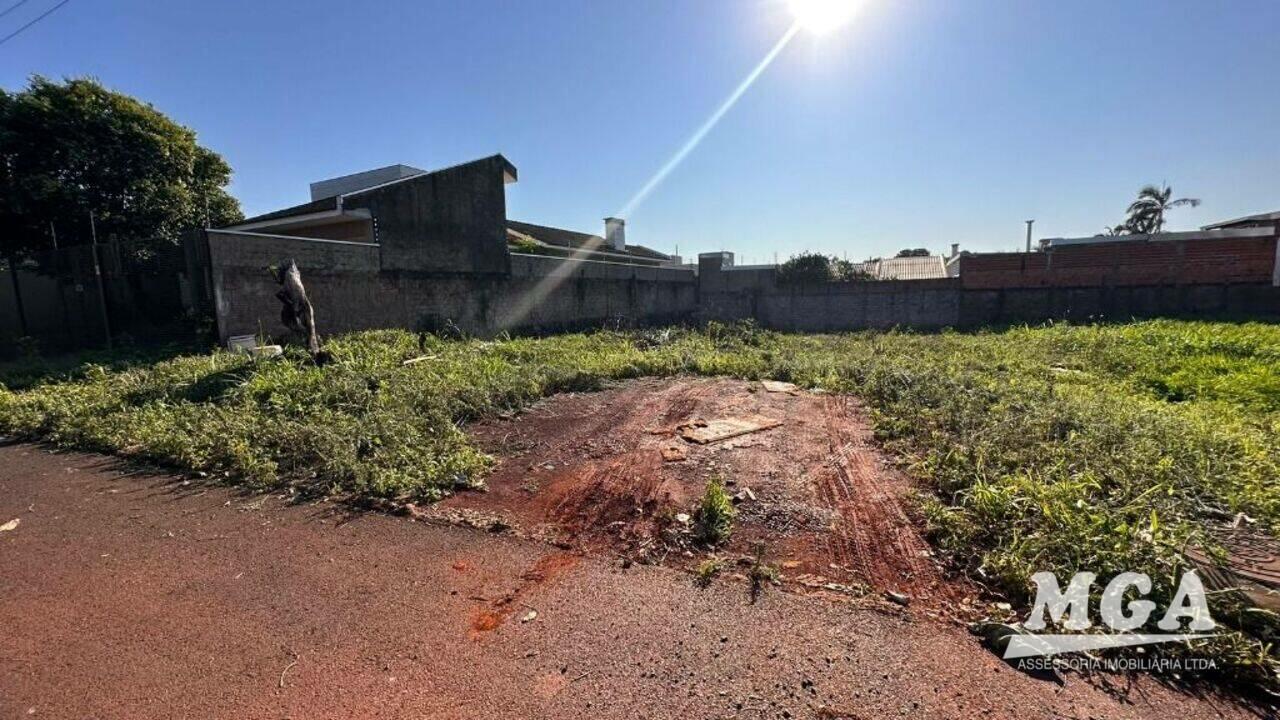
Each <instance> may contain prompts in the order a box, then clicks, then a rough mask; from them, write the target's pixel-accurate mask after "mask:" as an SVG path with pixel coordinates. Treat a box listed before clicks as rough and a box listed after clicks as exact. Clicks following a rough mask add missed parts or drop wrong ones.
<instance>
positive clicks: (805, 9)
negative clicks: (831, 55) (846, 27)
mask: <svg viewBox="0 0 1280 720" xmlns="http://www.w3.org/2000/svg"><path fill="white" fill-rule="evenodd" d="M788 1H789V2H790V4H791V13H792V14H793V15H795V16H796V22H798V23H800V25H801V26H802V27H804V28H805V29H806V30H808V31H810V32H814V33H818V34H824V33H829V32H831V31H833V30H835V29H837V28H839V27H840V26H841V25H843V24H845V23H846V22H848V20H849V18H851V17H853V12H854V10H856V9H857V6H858V2H857V0H788Z"/></svg>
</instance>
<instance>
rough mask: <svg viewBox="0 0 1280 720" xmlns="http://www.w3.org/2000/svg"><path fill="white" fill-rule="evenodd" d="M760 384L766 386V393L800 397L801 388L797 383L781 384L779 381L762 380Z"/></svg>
mask: <svg viewBox="0 0 1280 720" xmlns="http://www.w3.org/2000/svg"><path fill="white" fill-rule="evenodd" d="M760 384H761V385H763V386H764V389H765V392H771V393H786V394H788V395H799V394H800V388H799V387H796V384H795V383H789V382H779V381H777V380H761V381H760Z"/></svg>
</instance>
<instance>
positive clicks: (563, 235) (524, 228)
mask: <svg viewBox="0 0 1280 720" xmlns="http://www.w3.org/2000/svg"><path fill="white" fill-rule="evenodd" d="M507 228H508V229H510V230H513V231H515V232H517V233H519V234H521V235H525V236H528V237H531V238H533V239H534V240H537V241H539V242H542V243H545V244H547V245H554V246H556V247H562V248H569V249H571V250H590V251H592V252H598V253H611V254H615V255H630V256H632V257H637V258H644V259H646V260H670V259H671V256H669V255H667V254H665V253H660V252H658V251H657V250H653V249H651V248H647V247H645V246H643V245H627V246H626V250H624V251H618V250H615V249H613V248H612V247H610V246H609V244H608V242H607V241H605V239H604V238H602V237H600V236H599V235H592V234H590V233H583V232H577V231H576V230H565V229H564V228H557V227H550V226H548V225H535V224H533V223H527V222H520V221H518V220H508V221H507Z"/></svg>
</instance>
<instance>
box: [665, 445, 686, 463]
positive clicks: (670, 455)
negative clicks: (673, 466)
mask: <svg viewBox="0 0 1280 720" xmlns="http://www.w3.org/2000/svg"><path fill="white" fill-rule="evenodd" d="M688 457H689V453H688V452H687V451H685V449H684V448H682V447H680V446H679V445H672V446H670V447H664V448H662V459H663V460H664V461H665V462H683V461H684V460H685V459H686V458H688Z"/></svg>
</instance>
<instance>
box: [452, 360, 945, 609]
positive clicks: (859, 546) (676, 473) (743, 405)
mask: <svg viewBox="0 0 1280 720" xmlns="http://www.w3.org/2000/svg"><path fill="white" fill-rule="evenodd" d="M762 418H771V419H778V420H781V421H782V424H781V425H779V426H776V427H766V428H764V429H761V430H758V431H753V432H746V433H743V434H741V435H738V436H736V437H731V438H728V439H724V440H719V441H714V442H708V443H705V444H704V443H699V442H690V441H688V440H686V439H685V438H683V437H682V432H683V431H684V430H686V429H688V428H691V427H702V428H705V427H707V426H708V425H709V426H710V427H720V426H724V427H730V426H731V423H723V422H719V421H724V420H745V421H751V422H759V421H760V420H761V419H762ZM763 424H765V425H767V424H768V423H763ZM471 432H472V433H473V435H474V436H475V437H476V438H477V439H478V441H479V442H480V444H481V445H482V446H483V447H484V448H485V449H486V450H488V451H489V452H491V453H493V454H494V455H496V456H498V457H499V458H500V462H499V464H498V465H497V467H496V468H495V469H494V471H493V473H492V474H491V475H490V476H489V478H488V479H487V482H488V486H489V491H488V492H485V493H474V492H469V493H462V494H459V495H457V496H454V497H452V498H450V499H448V500H446V501H445V502H444V505H445V506H446V507H454V508H466V509H472V510H480V511H483V512H487V513H494V514H497V515H499V516H501V517H503V518H504V519H505V520H506V521H507V522H509V523H511V524H512V525H514V526H516V527H519V528H521V529H522V530H524V531H526V532H530V533H532V534H534V535H537V536H540V537H544V538H546V539H550V540H553V541H556V542H560V543H567V544H569V545H572V546H574V547H578V548H582V549H588V550H596V551H602V550H607V551H617V552H621V553H623V554H626V555H628V556H635V557H637V558H639V559H644V560H653V561H658V562H667V563H673V562H674V563H676V564H686V565H691V564H693V562H694V561H695V559H696V558H692V557H690V556H689V555H687V554H684V553H670V549H671V548H670V545H669V544H668V543H665V542H664V538H666V537H669V534H664V531H665V530H666V529H667V528H669V527H670V526H671V525H672V524H674V523H677V522H678V521H677V519H676V518H677V515H678V514H681V513H686V514H690V515H691V514H692V513H693V510H694V507H695V505H696V503H697V499H698V497H699V496H700V495H701V493H702V491H703V488H704V487H705V485H706V482H707V481H708V480H709V479H710V478H711V477H713V476H717V475H718V476H721V477H722V478H724V480H725V483H726V486H727V489H728V491H729V492H730V494H733V495H735V496H736V497H737V500H738V502H737V510H738V517H737V521H736V523H735V527H734V532H733V536H732V538H731V539H730V541H729V544H728V545H727V547H724V548H721V549H720V553H722V554H729V555H731V556H732V555H738V556H743V555H748V554H750V552H751V549H752V548H753V547H754V546H755V544H756V543H757V542H764V543H765V545H766V547H767V551H768V560H769V561H771V562H780V563H782V565H783V567H784V570H785V571H786V572H785V574H786V576H787V578H788V579H789V580H790V581H792V582H793V583H794V584H797V585H801V586H808V587H813V588H822V587H836V586H843V587H854V588H857V587H864V588H865V589H870V590H874V591H877V592H884V591H894V592H901V593H905V594H907V595H909V596H911V598H912V601H913V602H917V601H924V603H925V604H926V605H929V606H934V607H936V606H939V605H941V604H943V603H946V602H948V601H952V600H956V599H959V598H960V597H962V596H964V595H966V594H967V592H968V590H967V587H966V586H964V585H963V584H961V583H957V582H952V581H949V580H946V579H944V575H943V572H942V570H941V569H940V567H939V566H938V564H937V563H936V562H935V561H934V560H933V557H932V553H931V551H930V549H929V546H928V544H927V543H926V542H925V541H924V540H923V538H922V537H921V536H920V533H919V531H918V530H917V527H916V525H915V524H914V523H913V522H912V520H911V519H910V518H909V517H908V515H907V513H906V511H905V510H904V505H905V499H906V496H907V495H908V494H909V493H910V492H911V490H912V484H911V481H910V480H909V478H907V477H906V476H905V475H904V474H902V473H901V472H899V471H898V470H896V469H895V468H894V467H892V465H891V464H890V463H889V461H888V460H887V458H885V457H884V456H883V454H882V453H881V452H880V451H879V449H878V448H877V447H876V446H875V444H874V443H873V440H872V434H871V431H870V429H869V426H868V423H867V421H866V419H865V414H864V412H863V410H862V409H861V407H860V406H859V405H858V404H857V402H856V401H855V400H854V399H852V398H849V397H841V396H827V395H815V394H812V393H806V392H799V391H795V392H766V391H764V389H763V388H762V386H761V384H760V383H754V382H746V381H738V380H727V379H690V378H674V379H644V380H636V381H630V382H627V383H624V384H622V385H619V386H617V387H615V388H612V389H609V390H605V391H603V392H598V393H589V394H565V395H560V396H556V397H553V398H550V399H548V400H546V401H543V402H542V403H539V404H538V405H537V406H535V407H534V408H532V409H531V410H529V411H528V412H526V413H524V414H523V415H521V416H519V417H517V418H515V419H510V420H494V421H489V422H485V423H481V424H479V425H477V426H475V427H473V428H471ZM669 553H670V554H669ZM832 583H835V584H836V585H835V586H833V585H831V584H832Z"/></svg>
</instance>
